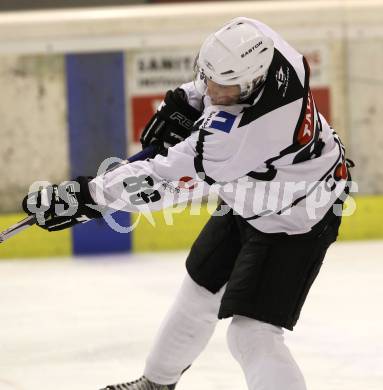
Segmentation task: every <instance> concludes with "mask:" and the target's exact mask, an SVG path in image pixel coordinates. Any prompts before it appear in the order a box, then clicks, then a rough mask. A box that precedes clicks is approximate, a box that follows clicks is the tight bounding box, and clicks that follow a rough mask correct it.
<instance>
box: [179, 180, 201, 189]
mask: <svg viewBox="0 0 383 390" xmlns="http://www.w3.org/2000/svg"><path fill="white" fill-rule="evenodd" d="M197 185H198V183H196V182H195V181H194V180H193V178H192V177H190V176H182V177H181V178H180V179H179V180H178V187H179V188H181V189H185V190H189V191H190V190H192V189H194V188H195V187H197Z"/></svg>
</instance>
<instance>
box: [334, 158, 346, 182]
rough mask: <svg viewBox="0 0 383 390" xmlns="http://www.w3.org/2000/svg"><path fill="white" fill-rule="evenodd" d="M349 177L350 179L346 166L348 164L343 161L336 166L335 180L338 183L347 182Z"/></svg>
mask: <svg viewBox="0 0 383 390" xmlns="http://www.w3.org/2000/svg"><path fill="white" fill-rule="evenodd" d="M347 177H348V172H347V165H346V162H345V161H343V162H341V163H339V164H338V165H337V166H336V168H335V172H334V179H335V180H336V181H339V180H346V179H347Z"/></svg>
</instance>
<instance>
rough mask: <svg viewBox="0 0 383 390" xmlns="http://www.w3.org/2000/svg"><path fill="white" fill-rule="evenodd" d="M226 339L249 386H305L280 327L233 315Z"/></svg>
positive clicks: (289, 389) (272, 389)
mask: <svg viewBox="0 0 383 390" xmlns="http://www.w3.org/2000/svg"><path fill="white" fill-rule="evenodd" d="M227 340H228V345H229V348H230V351H231V353H232V355H233V356H234V358H235V359H236V360H237V361H238V363H239V364H240V366H241V367H242V370H243V372H244V374H245V377H246V382H247V386H248V388H249V390H306V385H305V381H304V378H303V376H302V374H301V372H300V370H299V368H298V366H297V364H296V363H295V361H294V359H293V357H292V356H291V353H290V351H289V349H288V348H287V347H286V345H285V344H284V340H283V330H282V328H279V327H277V326H274V325H270V324H267V323H265V322H261V321H257V320H254V319H251V318H247V317H243V316H234V318H233V320H232V322H231V324H230V326H229V329H228V332H227Z"/></svg>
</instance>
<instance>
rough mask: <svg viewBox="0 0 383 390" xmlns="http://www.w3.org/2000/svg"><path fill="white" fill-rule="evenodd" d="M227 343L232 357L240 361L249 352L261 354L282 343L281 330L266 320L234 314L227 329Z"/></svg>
mask: <svg viewBox="0 0 383 390" xmlns="http://www.w3.org/2000/svg"><path fill="white" fill-rule="evenodd" d="M227 344H228V347H229V350H230V352H231V354H232V355H233V357H234V358H235V359H236V360H237V361H239V362H241V361H242V360H243V359H245V358H246V356H248V355H249V354H253V353H255V354H257V355H259V356H261V355H263V354H265V353H270V352H271V351H273V350H274V348H275V347H277V346H278V344H283V330H282V328H280V327H278V326H275V325H271V324H268V323H266V322H262V321H258V320H255V319H252V318H248V317H244V316H240V315H234V316H233V319H232V321H231V323H230V325H229V327H228V330H227Z"/></svg>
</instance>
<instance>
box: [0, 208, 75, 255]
mask: <svg viewBox="0 0 383 390" xmlns="http://www.w3.org/2000/svg"><path fill="white" fill-rule="evenodd" d="M23 218H25V214H7V215H1V216H0V231H3V230H5V229H7V228H8V227H9V226H11V225H13V224H14V223H16V222H18V221H20V220H22V219H23ZM71 254H72V243H71V232H70V230H62V231H60V232H55V233H49V232H47V231H45V230H43V229H40V228H38V227H36V226H32V227H30V228H28V229H26V230H24V231H23V232H20V233H19V234H17V235H16V236H14V237H11V238H10V239H9V240H7V241H5V242H3V243H2V244H0V259H7V258H21V257H22V258H25V257H52V256H69V255H71Z"/></svg>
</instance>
